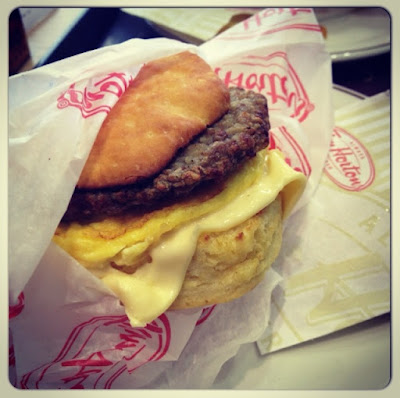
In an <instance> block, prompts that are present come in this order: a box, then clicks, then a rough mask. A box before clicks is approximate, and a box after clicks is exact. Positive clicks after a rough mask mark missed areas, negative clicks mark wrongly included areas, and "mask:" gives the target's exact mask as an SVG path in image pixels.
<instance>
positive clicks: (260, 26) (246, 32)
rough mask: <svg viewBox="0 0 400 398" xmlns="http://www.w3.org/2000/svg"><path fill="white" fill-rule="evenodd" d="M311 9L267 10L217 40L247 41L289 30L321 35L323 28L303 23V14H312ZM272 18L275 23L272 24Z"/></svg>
mask: <svg viewBox="0 0 400 398" xmlns="http://www.w3.org/2000/svg"><path fill="white" fill-rule="evenodd" d="M311 13H312V10H311V9H310V8H267V9H265V10H263V11H261V12H259V13H257V14H254V15H253V16H251V17H250V18H248V19H246V20H244V21H243V22H241V23H240V24H238V25H236V27H235V28H234V29H229V30H227V31H226V32H223V33H222V34H220V35H218V36H217V37H216V38H215V40H247V39H252V38H254V37H258V36H266V35H271V34H274V33H279V32H282V31H287V30H303V31H312V32H318V33H319V34H320V33H321V26H320V25H319V24H316V23H311V22H303V21H302V20H300V19H299V18H298V16H299V15H301V14H311ZM271 17H274V18H275V21H273V22H271V21H270V19H271Z"/></svg>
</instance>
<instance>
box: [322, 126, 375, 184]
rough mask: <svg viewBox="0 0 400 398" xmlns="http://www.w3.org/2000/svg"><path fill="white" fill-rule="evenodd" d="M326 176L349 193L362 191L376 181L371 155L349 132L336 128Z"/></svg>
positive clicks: (327, 162) (326, 166) (327, 161)
mask: <svg viewBox="0 0 400 398" xmlns="http://www.w3.org/2000/svg"><path fill="white" fill-rule="evenodd" d="M324 171H325V173H326V175H327V176H328V177H329V178H330V179H331V180H332V181H333V182H334V183H335V184H336V185H338V186H339V187H341V188H343V189H345V190H347V191H362V190H364V189H366V188H368V187H369V186H370V185H371V184H372V182H373V181H374V179H375V166H374V162H373V160H372V158H371V155H370V154H369V152H368V151H367V149H366V148H365V147H364V145H363V144H362V143H361V142H360V141H358V140H357V139H356V138H355V137H354V136H353V135H351V134H350V133H349V132H348V131H346V130H344V129H342V128H340V127H334V129H333V134H332V140H331V144H330V148H329V152H328V157H327V160H326V164H325V170H324Z"/></svg>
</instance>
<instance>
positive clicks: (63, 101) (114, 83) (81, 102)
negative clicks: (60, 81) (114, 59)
mask: <svg viewBox="0 0 400 398" xmlns="http://www.w3.org/2000/svg"><path fill="white" fill-rule="evenodd" d="M132 79H133V77H132V76H131V75H129V74H126V73H122V72H113V73H109V74H108V75H107V76H104V77H101V78H99V79H98V80H97V81H95V82H94V84H93V85H91V86H90V87H87V86H85V87H82V88H80V87H78V86H77V85H76V83H73V84H71V86H70V87H69V89H68V90H67V91H65V92H64V93H62V94H61V95H60V96H59V97H58V98H57V107H58V108H59V109H64V108H67V107H70V106H72V107H75V108H78V109H79V110H80V111H81V114H82V116H83V117H84V118H88V117H90V116H93V115H96V114H98V113H100V112H105V113H108V112H110V110H111V106H110V105H107V104H106V103H105V102H106V101H107V99H108V98H107V97H110V96H111V97H116V98H119V97H121V95H122V94H123V93H124V92H125V90H126V89H127V87H128V86H129V84H130V83H131V81H132Z"/></svg>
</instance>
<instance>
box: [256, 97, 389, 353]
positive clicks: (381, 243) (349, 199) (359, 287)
mask: <svg viewBox="0 0 400 398" xmlns="http://www.w3.org/2000/svg"><path fill="white" fill-rule="evenodd" d="M388 94H389V93H381V94H378V95H375V96H373V97H370V98H367V99H364V100H362V101H358V102H355V103H354V104H352V105H347V106H345V107H343V108H340V109H338V110H337V111H336V112H335V127H334V129H333V132H332V140H331V145H330V149H329V153H328V158H327V162H326V167H325V170H324V174H323V176H322V178H321V181H320V183H319V186H318V189H317V191H316V193H315V195H314V196H313V198H312V199H311V201H310V202H309V204H308V205H307V206H306V207H305V208H303V209H301V211H299V212H298V213H297V214H296V215H295V216H294V217H293V218H292V219H291V228H288V229H287V230H286V233H285V236H284V240H285V245H286V246H285V248H286V250H287V251H290V256H285V257H283V256H280V257H279V258H278V259H277V261H276V262H275V264H274V268H275V269H276V270H277V271H278V272H279V273H280V274H281V275H282V276H283V279H284V281H283V282H282V288H281V289H276V290H275V291H274V293H273V296H272V305H271V307H272V310H271V311H272V314H271V319H270V325H269V327H268V328H267V330H266V331H265V332H264V333H263V335H262V336H261V338H260V339H259V340H258V342H257V344H258V348H259V350H260V352H261V353H262V354H267V353H269V352H273V351H276V350H279V349H282V348H285V347H288V346H293V345H295V344H298V343H301V342H304V341H307V340H310V339H314V338H316V337H320V336H324V335H326V334H328V333H331V332H334V331H337V330H340V329H343V328H346V327H348V326H351V325H354V324H356V323H359V322H362V321H365V320H367V319H371V318H373V317H375V316H378V315H382V314H385V313H387V312H389V311H390V98H389V95H388ZM299 239H300V240H301V244H300V245H299V244H298V241H299Z"/></svg>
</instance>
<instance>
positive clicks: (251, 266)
mask: <svg viewBox="0 0 400 398" xmlns="http://www.w3.org/2000/svg"><path fill="white" fill-rule="evenodd" d="M281 243H282V204H281V197H280V195H278V197H277V198H276V199H275V201H274V202H272V203H271V204H270V205H269V206H267V207H266V208H265V209H264V210H263V211H262V212H260V213H258V214H256V215H255V216H253V217H252V218H250V219H249V220H247V221H245V222H244V223H242V224H240V225H238V226H237V227H235V228H232V229H230V230H228V231H225V232H216V233H209V234H207V233H205V234H202V235H201V236H200V237H199V240H198V243H197V249H196V252H195V254H194V256H193V259H192V262H191V263H190V265H189V268H188V271H187V273H186V277H185V280H184V282H183V286H182V289H181V292H180V294H179V296H178V297H177V298H176V300H175V301H174V303H173V304H172V306H171V307H170V309H186V308H193V307H202V306H208V305H212V304H218V303H224V302H228V301H231V300H233V299H235V298H238V297H240V296H242V295H243V294H245V293H246V292H248V291H250V290H251V289H253V288H254V287H255V286H256V285H257V284H258V283H259V282H260V281H261V279H262V278H263V276H264V274H265V271H266V270H267V269H268V268H269V267H270V266H271V264H272V263H273V262H274V260H275V259H276V257H277V256H278V254H279V250H280V248H281Z"/></svg>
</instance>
